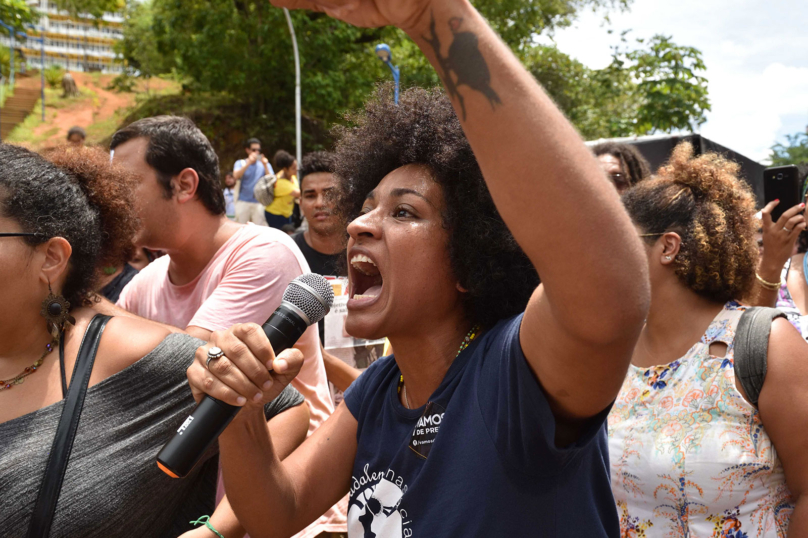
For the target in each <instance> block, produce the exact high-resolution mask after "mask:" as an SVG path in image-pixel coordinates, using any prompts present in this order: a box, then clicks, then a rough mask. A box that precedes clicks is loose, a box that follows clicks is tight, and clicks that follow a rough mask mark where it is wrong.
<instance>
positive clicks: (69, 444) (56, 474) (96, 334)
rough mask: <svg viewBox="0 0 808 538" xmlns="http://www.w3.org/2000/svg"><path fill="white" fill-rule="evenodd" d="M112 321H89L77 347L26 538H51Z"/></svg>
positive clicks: (104, 317) (103, 318) (99, 318)
mask: <svg viewBox="0 0 808 538" xmlns="http://www.w3.org/2000/svg"><path fill="white" fill-rule="evenodd" d="M110 319H112V318H110V317H109V316H103V315H101V314H99V315H96V316H95V317H94V318H93V319H92V320H91V321H90V325H89V327H87V332H85V333H84V338H83V339H82V341H81V347H79V353H78V355H77V356H76V365H75V366H74V367H73V376H72V377H71V378H70V388H69V389H68V391H67V397H66V398H65V404H64V408H62V416H61V418H60V419H59V425H58V426H57V427H56V436H55V437H54V439H53V446H52V447H51V451H50V456H49V458H48V464H47V466H46V467H45V477H44V478H43V479H42V485H41V486H40V487H39V493H38V494H37V499H36V505H35V506H34V513H33V516H32V517H31V526H30V527H29V528H28V538H45V537H47V536H48V535H49V534H50V528H51V524H52V523H53V515H54V514H55V513H56V503H57V501H58V500H59V493H61V491H62V482H63V481H64V477H65V471H66V470H67V462H68V460H69V459H70V452H71V451H72V449H73V440H74V439H75V438H76V430H78V428H79V418H80V417H81V410H82V408H83V407H84V397H85V396H86V394H87V386H88V385H89V383H90V374H91V373H92V371H93V363H94V362H95V354H96V353H97V352H98V344H99V343H100V342H101V334H102V333H103V332H104V327H105V326H106V324H107V322H108V321H109V320H110Z"/></svg>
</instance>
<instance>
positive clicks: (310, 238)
mask: <svg viewBox="0 0 808 538" xmlns="http://www.w3.org/2000/svg"><path fill="white" fill-rule="evenodd" d="M335 167H336V155H334V154H333V153H329V152H326V151H315V152H312V153H309V154H308V155H306V156H305V157H303V166H302V167H301V168H300V191H301V193H302V194H301V197H300V211H301V213H302V214H303V217H304V218H305V219H306V222H307V223H308V229H307V230H306V231H303V232H299V233H298V234H297V235H295V236H294V239H295V243H297V246H298V247H300V251H301V252H302V253H303V256H305V257H306V261H307V262H309V267H311V270H312V272H313V273H317V274H320V275H323V276H348V272H347V262H346V260H345V243H346V238H347V236H348V232H347V231H346V230H345V224H344V223H343V221H342V219H341V218H340V215H339V212H338V211H337V208H336V207H335V203H336V197H337V193H336V191H337V188H338V187H339V183H338V181H337V178H336V177H334V169H335ZM319 329H320V341H321V342H322V343H323V345H325V322H324V321H320V323H319ZM322 352H323V362H324V363H325V372H326V375H327V376H328V380H329V381H330V382H331V383H333V385H334V386H335V387H336V388H337V390H339V391H341V392H345V391H346V390H347V389H348V387H349V386H350V385H351V383H353V382H354V381H355V380H356V378H357V377H359V374H361V373H362V370H359V369H357V368H353V367H352V366H350V365H349V364H347V363H345V361H342V360H340V359H339V358H338V357H335V356H334V355H332V354H331V353H329V352H328V351H326V350H325V349H323V350H322Z"/></svg>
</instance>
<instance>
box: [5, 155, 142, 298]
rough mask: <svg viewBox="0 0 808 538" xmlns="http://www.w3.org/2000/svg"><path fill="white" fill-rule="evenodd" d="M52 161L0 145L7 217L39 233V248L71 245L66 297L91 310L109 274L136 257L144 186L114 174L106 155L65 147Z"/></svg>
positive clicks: (34, 239)
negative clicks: (138, 203)
mask: <svg viewBox="0 0 808 538" xmlns="http://www.w3.org/2000/svg"><path fill="white" fill-rule="evenodd" d="M46 158H47V160H46ZM46 158H43V157H42V156H40V155H37V154H35V153H32V152H30V151H28V150H26V149H23V148H20V147H16V146H9V145H6V144H0V214H2V215H3V216H5V217H8V218H11V219H14V220H15V221H17V222H18V223H19V225H20V227H21V228H22V229H23V231H25V232H30V233H36V234H37V235H36V236H34V237H25V238H24V239H25V240H26V242H27V243H28V244H29V245H31V246H36V245H39V244H42V243H45V242H46V241H48V240H49V239H51V238H52V237H63V238H64V239H66V240H67V241H68V242H69V243H70V245H71V247H72V248H73V253H72V255H71V256H70V265H69V270H68V273H67V277H66V279H65V285H64V289H63V290H62V295H64V296H65V298H66V299H67V300H68V301H69V302H70V304H71V305H72V306H80V305H83V306H89V305H90V304H91V303H92V298H93V297H94V294H93V292H94V291H95V289H96V287H97V284H98V277H99V276H100V270H101V268H102V267H104V266H110V265H113V266H117V265H120V264H122V263H124V262H125V261H126V260H128V259H129V258H131V256H132V254H133V253H134V243H133V238H134V235H135V233H136V232H137V230H138V227H139V225H140V223H139V221H138V219H137V217H136V216H135V214H134V213H133V209H132V207H133V201H134V188H135V185H136V184H137V183H136V181H137V180H136V179H135V178H134V176H132V175H131V174H129V173H128V172H125V171H124V170H122V169H118V168H113V166H112V165H111V164H110V163H109V155H108V154H107V153H105V152H104V151H102V150H100V149H93V148H75V147H65V148H60V149H56V150H52V151H49V152H47V154H46ZM49 161H50V162H49Z"/></svg>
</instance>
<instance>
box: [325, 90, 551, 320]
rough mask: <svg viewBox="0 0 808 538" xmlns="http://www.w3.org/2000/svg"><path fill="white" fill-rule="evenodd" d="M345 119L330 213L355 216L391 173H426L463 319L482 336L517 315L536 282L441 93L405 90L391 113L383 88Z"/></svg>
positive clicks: (390, 101) (389, 95)
mask: <svg viewBox="0 0 808 538" xmlns="http://www.w3.org/2000/svg"><path fill="white" fill-rule="evenodd" d="M350 119H351V121H352V124H353V125H352V126H350V127H345V128H341V129H339V130H338V135H339V137H340V139H339V142H338V143H337V148H336V161H337V162H336V170H335V172H336V175H337V177H338V178H340V181H341V188H340V189H339V190H340V193H339V195H338V196H339V200H338V203H337V204H336V207H338V208H339V210H340V211H342V213H343V215H342V216H343V217H344V219H345V220H346V221H348V220H350V219H352V218H354V217H355V216H356V215H358V214H359V212H360V210H361V209H362V205H363V204H364V202H365V199H366V197H367V195H368V193H369V192H370V191H372V190H373V189H374V188H376V186H377V185H378V184H379V182H380V181H381V180H382V179H383V178H384V177H385V176H386V175H387V174H389V173H390V172H392V171H393V170H396V169H397V168H400V167H402V166H405V165H408V164H423V165H426V166H427V167H428V168H429V170H430V171H431V173H432V178H433V179H434V180H435V182H436V183H438V185H440V187H441V191H442V192H443V197H444V200H445V209H444V211H443V215H442V217H443V226H444V227H445V228H446V229H447V230H448V231H449V244H448V245H447V253H446V255H447V256H448V257H449V259H450V260H451V264H452V269H453V271H454V274H455V276H456V277H457V279H458V282H459V283H460V285H461V286H463V288H465V289H466V290H467V293H464V294H463V300H464V303H463V306H464V310H465V313H466V317H467V318H468V319H469V320H470V321H472V322H474V323H479V324H480V325H481V326H482V327H484V328H488V327H491V326H493V325H495V324H496V323H497V322H498V321H500V320H502V319H506V318H509V317H511V316H514V315H516V314H519V313H521V312H524V310H525V307H526V306H527V302H528V299H530V296H531V294H532V293H533V291H534V290H535V289H536V287H537V286H538V285H539V275H538V274H537V273H536V269H535V268H534V267H533V265H532V264H531V262H530V260H529V259H528V257H527V256H526V255H525V253H524V252H523V251H522V249H521V248H520V247H519V245H518V244H517V243H516V240H515V239H514V238H513V235H511V232H510V231H509V230H508V227H507V226H506V225H505V223H504V222H503V220H502V217H501V216H500V215H499V212H498V211H497V208H496V206H495V205H494V201H493V200H492V199H491V195H490V193H489V192H488V187H487V186H486V184H485V180H484V179H483V174H482V171H481V170H480V166H479V164H478V163H477V159H476V157H475V156H474V152H473V151H472V149H471V146H470V145H469V142H468V140H467V139H466V135H465V134H464V133H463V128H462V126H461V125H460V121H459V120H458V119H457V116H456V115H455V112H454V109H453V108H452V103H451V102H450V101H449V98H448V97H446V95H445V93H443V92H442V91H441V90H438V89H434V90H424V89H420V88H412V89H409V90H406V91H404V92H402V94H401V97H400V100H399V104H398V105H396V104H395V102H394V100H393V95H392V88H391V87H390V86H389V85H385V86H382V87H381V88H380V89H379V91H378V92H377V94H376V96H375V98H373V99H371V100H370V101H369V102H368V103H367V104H366V105H365V109H364V111H362V112H360V113H358V114H356V115H355V116H353V117H351V118H350Z"/></svg>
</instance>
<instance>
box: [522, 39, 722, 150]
mask: <svg viewBox="0 0 808 538" xmlns="http://www.w3.org/2000/svg"><path fill="white" fill-rule="evenodd" d="M525 64H526V66H527V67H528V69H529V70H530V71H531V73H533V75H534V76H535V77H536V78H537V79H538V80H539V81H540V82H541V83H542V84H543V85H544V87H545V89H546V90H547V92H548V93H549V94H550V95H551V96H552V97H553V99H555V101H556V103H558V105H559V107H560V108H561V109H562V110H563V111H564V112H565V113H566V114H567V116H568V117H569V118H570V120H571V121H572V122H573V123H574V124H575V125H576V126H577V127H578V129H579V130H580V131H581V133H582V134H583V136H584V137H586V138H590V139H592V138H611V137H620V136H630V135H645V134H651V133H654V132H656V131H662V132H673V131H678V130H690V131H692V130H695V129H696V128H697V127H698V126H699V125H701V124H702V123H704V121H705V112H706V111H708V110H709V109H710V102H709V99H708V96H707V80H706V79H705V78H704V77H703V76H702V75H701V74H700V73H701V72H702V71H704V70H705V66H704V63H703V61H702V60H701V53H700V52H699V51H698V49H695V48H693V47H682V46H679V45H676V44H674V43H673V42H672V41H671V40H670V38H668V37H665V36H654V37H653V38H652V39H650V40H649V41H648V42H647V43H646V42H644V41H641V40H638V41H637V46H636V47H635V48H631V49H629V48H626V47H625V46H623V47H617V48H615V49H613V51H612V62H611V63H610V64H609V65H608V66H607V67H606V68H604V69H590V68H588V67H586V66H585V65H583V64H581V63H580V62H578V61H577V60H575V59H573V58H570V57H569V56H568V55H566V54H564V53H563V52H561V51H559V50H558V49H557V48H555V47H550V46H536V47H533V48H532V49H530V50H529V51H528V52H527V53H526V54H525Z"/></svg>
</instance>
